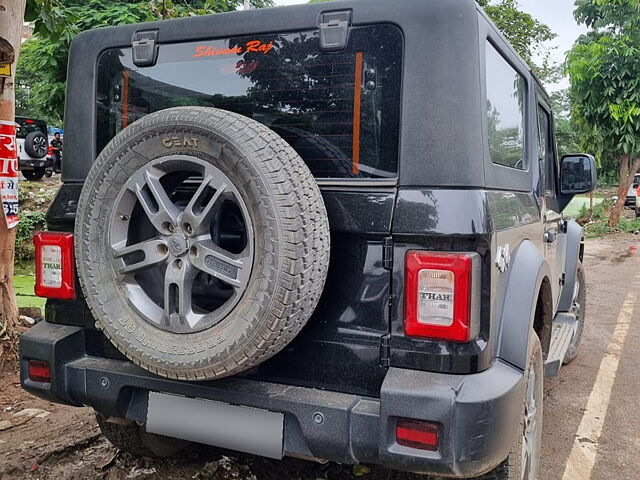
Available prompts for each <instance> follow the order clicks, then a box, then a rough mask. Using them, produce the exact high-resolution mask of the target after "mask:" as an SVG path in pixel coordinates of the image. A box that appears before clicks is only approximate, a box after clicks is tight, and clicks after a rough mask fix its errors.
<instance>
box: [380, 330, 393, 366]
mask: <svg viewBox="0 0 640 480" xmlns="http://www.w3.org/2000/svg"><path fill="white" fill-rule="evenodd" d="M380 366H381V367H389V366H391V336H389V335H384V336H382V337H380Z"/></svg>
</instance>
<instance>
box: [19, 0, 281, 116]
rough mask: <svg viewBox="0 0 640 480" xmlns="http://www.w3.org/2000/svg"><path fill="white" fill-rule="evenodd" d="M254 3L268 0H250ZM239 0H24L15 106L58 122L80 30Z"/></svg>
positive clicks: (208, 9) (214, 8) (232, 6)
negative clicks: (27, 34) (24, 36)
mask: <svg viewBox="0 0 640 480" xmlns="http://www.w3.org/2000/svg"><path fill="white" fill-rule="evenodd" d="M250 3H251V5H252V6H253V7H257V8H260V7H266V6H271V5H273V1H272V0H251V2H250ZM241 4H242V0H151V1H140V0H64V2H62V1H60V0H29V1H28V3H27V13H26V15H25V18H26V19H27V20H29V21H35V22H36V23H35V25H36V27H35V35H34V37H33V38H31V39H30V40H28V41H27V42H25V44H24V45H23V47H22V52H21V54H20V60H19V63H18V68H17V72H16V81H17V84H18V85H19V86H20V87H21V89H20V90H21V91H20V93H19V94H18V102H17V106H18V112H19V113H20V114H24V115H33V116H38V117H41V118H44V119H46V120H48V121H49V122H52V123H55V124H60V123H61V121H62V115H63V110H64V95H65V86H66V78H67V60H68V56H69V46H70V44H71V41H72V39H73V38H74V37H75V36H76V35H77V34H78V33H80V32H82V31H85V30H89V29H93V28H99V27H108V26H113V25H123V24H129V23H138V22H147V21H153V20H162V19H168V18H178V17H185V16H193V15H205V14H211V13H219V12H229V11H233V10H236V9H237V8H238V6H240V5H241Z"/></svg>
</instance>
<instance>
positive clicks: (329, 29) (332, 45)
mask: <svg viewBox="0 0 640 480" xmlns="http://www.w3.org/2000/svg"><path fill="white" fill-rule="evenodd" d="M349 25H351V11H350V10H347V11H342V12H327V13H323V14H322V15H321V16H320V24H319V25H318V28H320V49H321V50H325V51H327V50H343V49H344V48H345V47H346V46H347V41H348V39H349Z"/></svg>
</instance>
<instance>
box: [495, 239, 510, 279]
mask: <svg viewBox="0 0 640 480" xmlns="http://www.w3.org/2000/svg"><path fill="white" fill-rule="evenodd" d="M509 262H511V253H509V244H508V243H507V244H505V245H500V246H499V247H498V251H497V252H496V267H498V270H500V272H505V271H506V270H507V268H509Z"/></svg>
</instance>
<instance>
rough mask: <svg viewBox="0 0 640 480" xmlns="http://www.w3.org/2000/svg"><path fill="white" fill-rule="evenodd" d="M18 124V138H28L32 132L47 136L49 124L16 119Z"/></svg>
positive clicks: (30, 119) (28, 119)
mask: <svg viewBox="0 0 640 480" xmlns="http://www.w3.org/2000/svg"><path fill="white" fill-rule="evenodd" d="M16 123H17V124H18V130H17V131H16V137H17V138H23V139H24V138H27V135H29V134H30V133H32V132H42V133H44V134H45V135H46V134H47V124H46V123H45V122H43V121H42V120H34V119H32V118H20V117H16Z"/></svg>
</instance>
